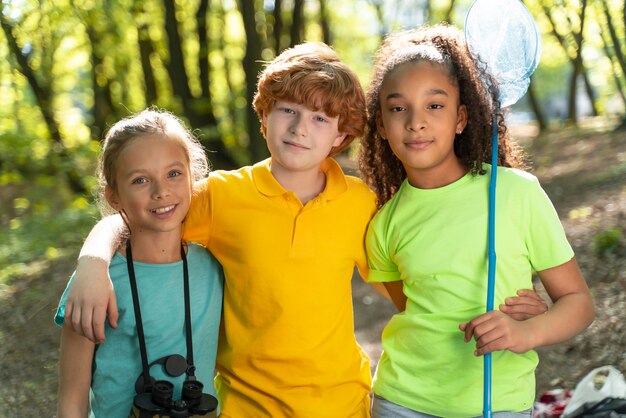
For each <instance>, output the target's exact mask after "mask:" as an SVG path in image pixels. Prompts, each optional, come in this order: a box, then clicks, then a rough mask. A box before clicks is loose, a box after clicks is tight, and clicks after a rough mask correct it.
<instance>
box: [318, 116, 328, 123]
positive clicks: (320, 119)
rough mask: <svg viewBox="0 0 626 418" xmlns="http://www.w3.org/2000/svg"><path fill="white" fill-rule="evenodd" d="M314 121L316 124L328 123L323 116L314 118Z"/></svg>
mask: <svg viewBox="0 0 626 418" xmlns="http://www.w3.org/2000/svg"><path fill="white" fill-rule="evenodd" d="M315 120H316V121H317V122H328V119H326V118H325V117H323V116H315Z"/></svg>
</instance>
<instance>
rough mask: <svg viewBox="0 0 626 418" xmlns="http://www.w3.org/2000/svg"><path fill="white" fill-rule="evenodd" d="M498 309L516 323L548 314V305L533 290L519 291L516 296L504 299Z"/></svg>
mask: <svg viewBox="0 0 626 418" xmlns="http://www.w3.org/2000/svg"><path fill="white" fill-rule="evenodd" d="M499 309H500V311H502V312H504V313H505V314H507V315H509V316H510V317H511V318H513V319H515V320H517V321H525V320H527V319H529V318H532V317H535V316H537V315H542V314H544V313H546V312H548V304H547V303H546V301H545V300H543V298H542V297H541V296H540V295H539V293H537V291H536V290H535V289H521V290H518V291H517V296H514V297H510V298H506V300H505V301H504V303H503V304H501V305H500V306H499Z"/></svg>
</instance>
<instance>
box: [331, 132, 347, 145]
mask: <svg viewBox="0 0 626 418" xmlns="http://www.w3.org/2000/svg"><path fill="white" fill-rule="evenodd" d="M347 136H348V134H339V136H338V137H337V138H336V139H335V142H333V148H337V147H338V146H340V145H341V144H343V141H344V140H345V139H346V137H347Z"/></svg>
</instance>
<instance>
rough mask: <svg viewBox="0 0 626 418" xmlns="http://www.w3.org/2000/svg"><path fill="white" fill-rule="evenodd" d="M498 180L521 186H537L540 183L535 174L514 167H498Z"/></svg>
mask: <svg viewBox="0 0 626 418" xmlns="http://www.w3.org/2000/svg"><path fill="white" fill-rule="evenodd" d="M498 182H502V183H505V184H507V185H510V186H514V187H520V188H525V187H535V186H536V185H537V184H539V180H538V179H537V177H536V176H535V175H533V174H531V173H529V172H528V171H524V170H520V169H519V168H512V167H498Z"/></svg>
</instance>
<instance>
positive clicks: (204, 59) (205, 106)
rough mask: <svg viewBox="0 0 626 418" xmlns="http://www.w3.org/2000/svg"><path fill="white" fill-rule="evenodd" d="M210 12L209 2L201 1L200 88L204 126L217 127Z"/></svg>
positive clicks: (199, 25)
mask: <svg viewBox="0 0 626 418" xmlns="http://www.w3.org/2000/svg"><path fill="white" fill-rule="evenodd" d="M208 12H209V0H200V5H199V6H198V10H197V12H196V23H197V26H198V44H199V46H200V50H199V51H198V68H199V70H200V86H201V88H202V102H201V104H202V109H201V110H202V111H201V113H202V114H203V115H204V119H205V120H204V124H205V125H209V126H217V118H216V117H215V113H214V112H213V95H212V94H211V88H210V84H209V80H210V78H211V62H210V61H209V34H208V28H207V20H208V16H207V14H208Z"/></svg>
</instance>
